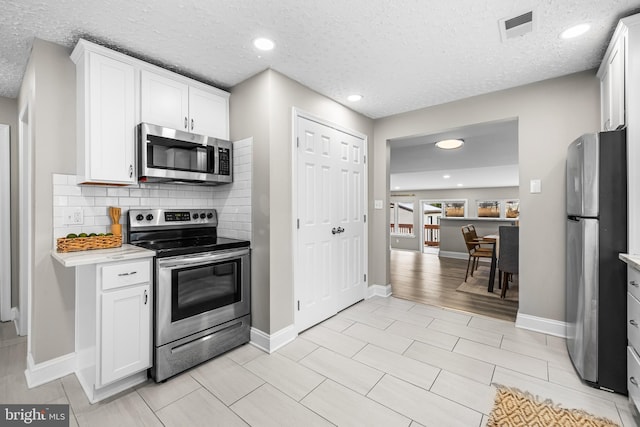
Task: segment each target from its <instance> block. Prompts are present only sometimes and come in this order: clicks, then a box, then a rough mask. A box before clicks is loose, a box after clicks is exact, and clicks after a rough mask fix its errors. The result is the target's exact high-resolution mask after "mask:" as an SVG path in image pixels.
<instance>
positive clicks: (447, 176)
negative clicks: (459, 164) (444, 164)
mask: <svg viewBox="0 0 640 427" xmlns="http://www.w3.org/2000/svg"><path fill="white" fill-rule="evenodd" d="M442 177H443V178H444V179H449V178H451V175H442Z"/></svg>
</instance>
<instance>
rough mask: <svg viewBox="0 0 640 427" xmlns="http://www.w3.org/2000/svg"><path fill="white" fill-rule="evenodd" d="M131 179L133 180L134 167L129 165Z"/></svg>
mask: <svg viewBox="0 0 640 427" xmlns="http://www.w3.org/2000/svg"><path fill="white" fill-rule="evenodd" d="M129 178H133V165H129Z"/></svg>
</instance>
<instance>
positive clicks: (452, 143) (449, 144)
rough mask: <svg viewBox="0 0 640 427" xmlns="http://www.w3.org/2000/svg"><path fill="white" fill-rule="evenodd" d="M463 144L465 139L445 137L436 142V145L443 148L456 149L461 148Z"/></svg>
mask: <svg viewBox="0 0 640 427" xmlns="http://www.w3.org/2000/svg"><path fill="white" fill-rule="evenodd" d="M463 145H464V140H463V139H443V140H442V141H438V142H436V147H438V148H441V149H443V150H455V149H456V148H460V147H462V146H463Z"/></svg>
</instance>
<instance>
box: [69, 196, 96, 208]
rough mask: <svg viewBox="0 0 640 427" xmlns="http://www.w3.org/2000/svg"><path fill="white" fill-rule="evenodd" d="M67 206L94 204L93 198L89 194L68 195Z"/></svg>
mask: <svg viewBox="0 0 640 427" xmlns="http://www.w3.org/2000/svg"><path fill="white" fill-rule="evenodd" d="M68 204H69V206H94V205H95V198H93V197H89V196H86V197H85V196H69V199H68Z"/></svg>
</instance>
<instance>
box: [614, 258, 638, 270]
mask: <svg viewBox="0 0 640 427" xmlns="http://www.w3.org/2000/svg"><path fill="white" fill-rule="evenodd" d="M618 257H619V258H620V259H621V260H622V261H624V262H626V263H627V264H629V265H630V266H631V267H633V268H635V269H636V270H640V255H633V254H620V255H618Z"/></svg>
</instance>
